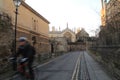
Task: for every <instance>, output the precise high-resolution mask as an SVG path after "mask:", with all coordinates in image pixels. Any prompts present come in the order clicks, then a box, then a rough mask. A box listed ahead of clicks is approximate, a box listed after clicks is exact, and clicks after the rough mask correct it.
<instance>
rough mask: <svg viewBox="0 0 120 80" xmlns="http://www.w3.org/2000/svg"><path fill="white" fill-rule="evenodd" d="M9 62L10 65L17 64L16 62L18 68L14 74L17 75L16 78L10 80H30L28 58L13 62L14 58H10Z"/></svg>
mask: <svg viewBox="0 0 120 80" xmlns="http://www.w3.org/2000/svg"><path fill="white" fill-rule="evenodd" d="M10 62H12V63H17V62H18V67H17V72H16V73H15V74H16V75H19V76H17V77H14V76H15V74H14V75H13V77H12V78H11V79H10V80H16V79H15V78H21V79H20V80H30V79H31V76H30V74H29V72H28V67H27V63H28V58H20V59H19V60H18V61H16V60H15V58H10Z"/></svg>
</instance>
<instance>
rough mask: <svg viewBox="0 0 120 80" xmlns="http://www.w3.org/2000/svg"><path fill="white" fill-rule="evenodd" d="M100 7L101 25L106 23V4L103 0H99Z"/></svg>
mask: <svg viewBox="0 0 120 80" xmlns="http://www.w3.org/2000/svg"><path fill="white" fill-rule="evenodd" d="M101 4H102V9H101V24H102V26H105V25H106V5H105V2H104V1H103V0H101Z"/></svg>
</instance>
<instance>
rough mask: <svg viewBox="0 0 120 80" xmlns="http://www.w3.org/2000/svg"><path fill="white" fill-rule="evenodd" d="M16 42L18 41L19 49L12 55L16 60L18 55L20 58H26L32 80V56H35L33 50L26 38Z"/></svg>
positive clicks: (32, 79)
mask: <svg viewBox="0 0 120 80" xmlns="http://www.w3.org/2000/svg"><path fill="white" fill-rule="evenodd" d="M18 41H19V47H18V50H17V53H15V54H14V58H15V60H16V59H17V57H18V56H19V55H20V56H22V58H28V64H27V67H28V70H29V74H30V77H31V80H34V72H33V69H32V64H33V61H34V56H35V54H36V51H35V48H34V47H33V46H31V45H30V44H29V42H28V40H27V38H26V37H20V38H19V40H18ZM14 70H15V69H14Z"/></svg>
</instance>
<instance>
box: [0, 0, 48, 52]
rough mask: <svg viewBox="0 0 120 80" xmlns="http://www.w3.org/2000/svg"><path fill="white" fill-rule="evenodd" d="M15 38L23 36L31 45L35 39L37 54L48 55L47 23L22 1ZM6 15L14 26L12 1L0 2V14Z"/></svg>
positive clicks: (3, 0)
mask: <svg viewBox="0 0 120 80" xmlns="http://www.w3.org/2000/svg"><path fill="white" fill-rule="evenodd" d="M18 12H19V14H18V24H17V37H20V36H25V37H27V38H28V39H29V41H30V42H31V43H32V39H33V38H34V39H36V45H35V46H36V49H37V52H38V53H49V51H50V45H49V34H48V33H49V21H48V20H47V19H45V18H44V17H43V16H42V15H40V14H39V13H38V12H36V11H35V10H34V9H33V8H31V7H30V6H29V5H28V4H26V3H25V2H24V1H23V2H22V4H21V5H20V7H19V10H18ZM3 13H6V14H8V15H9V16H10V17H11V19H12V24H13V25H14V24H15V6H14V3H13V0H0V14H3Z"/></svg>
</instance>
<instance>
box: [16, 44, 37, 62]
mask: <svg viewBox="0 0 120 80" xmlns="http://www.w3.org/2000/svg"><path fill="white" fill-rule="evenodd" d="M35 54H36V52H35V48H34V47H32V46H31V45H30V44H26V45H24V46H19V48H18V51H17V53H16V54H15V55H14V57H16V58H17V57H18V56H19V55H21V56H22V57H23V58H28V60H29V61H33V59H34V56H35Z"/></svg>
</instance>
